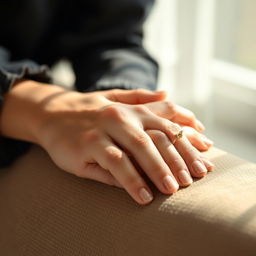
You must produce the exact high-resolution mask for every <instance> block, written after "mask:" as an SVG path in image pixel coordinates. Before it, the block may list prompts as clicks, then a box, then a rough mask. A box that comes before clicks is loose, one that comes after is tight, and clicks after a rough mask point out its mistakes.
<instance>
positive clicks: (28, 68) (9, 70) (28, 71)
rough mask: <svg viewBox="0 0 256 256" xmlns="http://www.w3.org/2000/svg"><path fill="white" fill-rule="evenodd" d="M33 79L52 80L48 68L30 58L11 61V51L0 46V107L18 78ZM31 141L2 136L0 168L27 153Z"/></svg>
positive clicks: (0, 141) (39, 80)
mask: <svg viewBox="0 0 256 256" xmlns="http://www.w3.org/2000/svg"><path fill="white" fill-rule="evenodd" d="M22 78H25V79H31V80H35V81H38V82H45V83H48V82H50V76H49V74H48V68H47V67H46V66H40V65H37V64H36V63H34V62H33V61H30V60H21V61H11V60H10V54H9V52H8V51H7V50H6V49H5V48H3V47H1V46H0V107H1V106H2V104H4V94H5V93H6V92H8V91H9V90H10V89H11V88H12V86H13V84H14V83H15V81H17V80H18V79H22ZM29 146H30V143H28V142H25V141H20V140H14V139H10V138H6V137H3V136H1V137H0V168H1V167H4V166H7V165H9V164H10V163H12V162H13V161H14V160H15V159H16V158H17V157H18V156H19V155H21V154H23V153H25V152H26V151H27V150H28V148H29Z"/></svg>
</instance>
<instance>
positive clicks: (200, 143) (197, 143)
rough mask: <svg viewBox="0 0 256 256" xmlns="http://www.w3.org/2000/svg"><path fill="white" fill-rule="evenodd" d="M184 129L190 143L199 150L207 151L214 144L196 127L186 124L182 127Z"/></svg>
mask: <svg viewBox="0 0 256 256" xmlns="http://www.w3.org/2000/svg"><path fill="white" fill-rule="evenodd" d="M182 129H183V131H184V134H185V135H186V137H187V138H188V140H189V141H190V143H191V144H192V145H193V146H194V147H195V148H197V149H198V150H200V151H206V150H208V149H209V148H210V147H211V146H212V145H213V142H212V141H211V140H209V139H208V138H206V136H205V135H203V134H201V133H199V132H197V131H196V130H195V129H194V128H192V127H189V126H184V127H182Z"/></svg>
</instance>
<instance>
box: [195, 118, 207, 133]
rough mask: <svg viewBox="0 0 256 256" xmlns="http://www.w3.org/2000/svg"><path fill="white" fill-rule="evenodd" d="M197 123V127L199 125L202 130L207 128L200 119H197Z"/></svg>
mask: <svg viewBox="0 0 256 256" xmlns="http://www.w3.org/2000/svg"><path fill="white" fill-rule="evenodd" d="M196 125H197V127H198V129H199V130H200V131H204V130H205V127H204V125H203V124H202V123H201V122H200V121H199V120H196Z"/></svg>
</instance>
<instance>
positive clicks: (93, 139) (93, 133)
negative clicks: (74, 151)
mask: <svg viewBox="0 0 256 256" xmlns="http://www.w3.org/2000/svg"><path fill="white" fill-rule="evenodd" d="M85 140H86V142H87V143H88V144H91V143H97V142H99V141H100V140H101V135H100V133H99V132H98V131H97V130H96V129H93V130H90V131H88V132H87V133H86V135H85Z"/></svg>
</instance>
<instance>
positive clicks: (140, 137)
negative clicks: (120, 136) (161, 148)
mask: <svg viewBox="0 0 256 256" xmlns="http://www.w3.org/2000/svg"><path fill="white" fill-rule="evenodd" d="M131 142H132V143H133V144H135V146H138V147H146V146H147V144H148V138H147V137H146V136H145V135H144V134H142V133H139V134H136V135H134V136H133V137H132V138H131Z"/></svg>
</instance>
